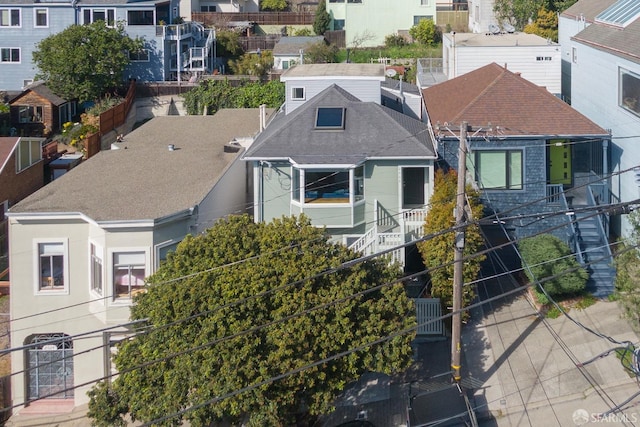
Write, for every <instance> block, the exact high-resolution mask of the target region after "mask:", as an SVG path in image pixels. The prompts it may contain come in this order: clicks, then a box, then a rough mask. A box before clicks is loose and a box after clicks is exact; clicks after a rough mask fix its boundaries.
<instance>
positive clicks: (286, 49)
mask: <svg viewBox="0 0 640 427" xmlns="http://www.w3.org/2000/svg"><path fill="white" fill-rule="evenodd" d="M323 42H324V36H291V37H282V38H281V39H280V40H279V41H278V43H276V44H275V46H274V47H273V55H274V56H275V55H299V54H300V50H301V49H302V50H304V49H306V48H307V47H308V46H310V45H314V44H318V43H323Z"/></svg>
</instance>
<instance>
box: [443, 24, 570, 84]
mask: <svg viewBox="0 0 640 427" xmlns="http://www.w3.org/2000/svg"><path fill="white" fill-rule="evenodd" d="M492 62H495V63H497V64H500V65H506V67H507V68H508V69H509V70H510V71H512V72H514V73H520V75H522V77H523V78H525V79H527V80H529V81H530V82H532V83H534V84H536V85H538V86H543V87H545V88H546V89H547V90H548V91H549V92H551V93H553V94H560V90H561V88H560V45H559V44H558V43H554V42H552V41H549V40H547V39H544V38H542V37H540V36H537V35H535V34H526V33H519V32H517V33H516V32H514V33H498V34H491V33H481V34H476V33H455V32H451V33H445V34H443V35H442V63H443V71H444V74H445V75H446V76H447V78H449V79H453V78H455V77H458V76H461V75H462V74H465V73H468V72H469V71H473V70H477V69H478V68H480V67H483V66H485V65H488V64H491V63H492Z"/></svg>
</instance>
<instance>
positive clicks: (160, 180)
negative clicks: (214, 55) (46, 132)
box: [10, 109, 259, 221]
mask: <svg viewBox="0 0 640 427" xmlns="http://www.w3.org/2000/svg"><path fill="white" fill-rule="evenodd" d="M258 130H259V110H258V109H237V110H221V111H219V112H218V113H216V114H215V115H214V116H164V117H156V118H154V119H152V120H150V121H149V122H147V123H145V124H144V125H143V126H141V127H139V128H138V129H136V130H134V131H133V132H131V133H129V134H127V135H126V136H125V138H124V143H123V144H122V147H121V149H119V150H108V151H102V152H100V153H98V154H97V155H96V156H94V157H92V158H91V159H89V160H88V161H85V162H83V163H82V164H81V165H79V166H77V167H76V168H74V169H72V170H71V171H69V172H68V173H66V174H65V175H63V176H62V177H60V178H59V179H56V180H55V181H53V182H52V183H50V184H48V185H46V186H45V187H43V188H42V189H40V190H39V191H37V192H36V193H34V194H32V195H31V196H29V197H27V198H25V199H24V200H22V201H21V202H20V203H18V204H16V205H15V206H13V207H12V208H11V210H10V212H12V213H27V212H28V213H35V212H48V213H54V212H55V213H66V212H81V213H83V214H85V215H87V216H88V217H90V218H92V219H94V220H96V221H129V220H155V219H159V218H163V217H166V216H168V215H172V214H174V213H177V212H181V211H183V210H185V209H189V208H190V207H193V206H195V205H197V204H199V203H200V202H201V201H202V200H203V199H204V197H205V196H206V195H207V194H208V192H209V191H210V190H211V189H212V188H213V187H214V185H215V184H216V182H218V180H219V179H220V177H221V176H222V175H223V174H224V172H225V170H226V168H227V167H228V166H229V165H230V164H231V163H232V162H233V161H234V160H235V159H236V158H237V157H238V156H239V155H240V154H241V153H225V152H224V150H223V147H224V145H225V144H227V143H229V142H230V141H231V140H232V139H233V138H234V137H253V136H254V135H255V134H256V133H257V132H258ZM169 144H174V145H175V147H176V149H175V151H169V150H168V148H167V147H168V145H169Z"/></svg>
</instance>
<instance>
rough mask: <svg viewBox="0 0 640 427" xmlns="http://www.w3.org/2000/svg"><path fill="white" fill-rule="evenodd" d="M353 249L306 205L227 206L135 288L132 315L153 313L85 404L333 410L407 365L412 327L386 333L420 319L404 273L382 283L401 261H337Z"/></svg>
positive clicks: (265, 414) (97, 408)
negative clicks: (286, 210)
mask: <svg viewBox="0 0 640 427" xmlns="http://www.w3.org/2000/svg"><path fill="white" fill-rule="evenodd" d="M357 256H358V255H357V254H356V253H354V252H352V251H351V250H349V249H347V248H346V247H345V246H343V245H341V244H334V243H331V242H330V241H329V239H328V236H327V235H325V233H324V231H323V230H321V229H318V228H316V227H314V226H312V225H311V224H310V222H309V221H308V220H307V219H305V218H299V219H296V218H290V217H289V218H284V217H283V218H282V219H280V220H276V221H273V222H272V223H269V224H265V223H259V224H256V223H254V222H253V221H252V220H251V218H250V217H249V216H246V215H245V216H237V217H229V218H227V219H224V220H220V221H219V222H218V223H216V225H214V226H213V227H212V228H211V229H209V230H208V231H207V232H206V233H204V234H202V235H199V236H196V237H191V236H189V237H187V238H186V239H185V240H184V241H183V242H182V243H181V244H180V245H179V246H178V248H177V250H176V252H175V253H173V254H171V255H170V256H169V257H168V259H167V261H166V263H164V264H163V265H162V266H161V267H160V268H159V270H158V271H157V272H156V273H155V274H154V275H152V276H151V277H149V278H148V282H149V284H150V286H149V288H148V290H147V292H146V293H145V294H141V295H139V296H138V297H137V298H136V299H135V305H134V306H133V307H132V309H131V318H132V319H133V320H137V319H149V323H150V324H151V325H154V326H153V328H152V329H150V330H149V331H148V333H144V331H146V329H144V328H142V329H141V331H140V332H141V333H140V334H138V335H136V336H135V337H133V338H132V339H130V340H128V341H126V342H123V343H122V344H121V345H120V346H119V348H118V353H117V354H116V356H115V359H114V360H115V364H116V367H117V369H118V370H119V372H120V374H119V376H118V377H117V378H116V379H115V381H114V382H113V384H112V387H111V388H107V387H106V386H104V385H102V384H101V385H98V386H96V387H94V388H93V390H92V391H91V392H90V397H91V400H90V404H89V416H90V417H92V418H93V420H94V422H95V423H96V424H98V425H118V424H121V423H122V422H123V418H121V417H122V416H123V415H124V414H125V413H128V414H129V415H130V416H131V418H132V419H133V420H138V421H142V422H152V421H155V422H154V425H166V426H168V425H179V423H180V422H181V421H182V420H181V419H182V418H185V419H187V420H188V421H189V422H190V425H192V426H194V427H197V426H208V425H211V424H216V423H217V422H219V421H221V420H222V419H225V420H227V421H230V422H236V423H237V422H239V421H240V420H243V422H244V423H245V424H244V425H250V426H265V425H273V426H275V425H296V424H297V422H296V418H295V416H296V414H300V412H301V411H305V412H307V413H308V414H312V415H313V414H319V413H324V412H325V411H327V410H330V408H331V404H332V402H333V401H334V399H335V397H336V395H337V393H339V392H340V391H341V390H343V388H344V387H345V384H347V383H349V382H351V381H353V380H355V379H357V378H358V377H359V376H360V375H361V374H363V373H365V372H369V371H374V372H383V373H386V374H391V373H394V372H399V371H402V370H404V369H406V368H407V367H408V365H409V364H410V361H411V353H412V351H411V346H410V342H411V340H412V338H413V336H412V335H413V334H398V336H395V337H393V338H391V339H390V340H383V339H384V338H385V337H389V336H390V335H393V334H394V333H396V332H398V331H403V330H406V329H412V328H413V327H415V325H416V318H415V307H414V305H413V303H412V301H411V300H410V299H409V298H408V297H407V296H406V293H405V291H404V289H403V286H402V285H401V284H398V283H397V284H394V285H388V284H389V283H391V282H392V281H394V280H395V279H396V278H397V277H398V274H399V271H398V270H397V269H396V268H392V267H390V266H389V265H388V264H387V263H386V262H385V261H383V260H381V259H379V260H372V261H367V262H366V263H356V264H354V265H352V266H349V267H348V268H336V267H339V266H341V265H342V264H343V263H344V262H348V261H350V260H354V259H356V258H357ZM333 269H335V271H333V272H331V273H326V274H323V273H325V272H327V271H330V270H333ZM382 284H387V286H379V285H382ZM378 286H379V287H378ZM367 291H371V292H367ZM377 340H383V341H382V342H381V343H379V344H376V345H373V346H368V347H367V348H366V350H364V351H353V352H351V351H350V350H353V349H355V348H358V347H360V346H367V345H368V344H370V343H372V342H374V341H377ZM342 352H346V353H347V355H345V356H342V357H339V358H336V359H335V360H331V361H328V362H326V363H322V364H317V365H314V366H311V365H313V364H314V362H317V361H319V360H324V359H326V358H329V357H331V356H332V355H337V354H340V353H342ZM173 355H175V357H174V356H173ZM159 359H161V361H159V362H158V363H154V364H152V365H150V366H147V367H143V368H137V367H138V365H139V364H140V363H141V361H153V360H159ZM298 369H299V371H298V372H296V373H295V374H290V373H291V372H292V371H295V370H298ZM283 374H290V375H285V376H284V377H280V378H277V379H275V378H276V377H278V376H280V375H283ZM257 384H261V385H260V386H259V387H253V386H255V385H257ZM243 389H246V390H245V391H244V392H241V393H238V394H235V393H236V392H238V391H240V390H243ZM216 398H220V400H217V401H216V402H215V403H214V404H204V403H205V402H209V401H212V400H215V399H216ZM183 410H184V411H185V412H184V413H183V414H182V415H179V416H176V417H175V418H174V419H171V420H166V421H164V422H160V421H157V420H158V419H160V418H163V417H165V416H167V415H170V414H176V413H178V412H180V411H183Z"/></svg>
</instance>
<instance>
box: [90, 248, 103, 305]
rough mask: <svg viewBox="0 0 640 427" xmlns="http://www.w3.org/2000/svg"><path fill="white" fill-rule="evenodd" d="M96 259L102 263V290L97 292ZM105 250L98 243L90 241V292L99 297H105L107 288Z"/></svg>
mask: <svg viewBox="0 0 640 427" xmlns="http://www.w3.org/2000/svg"><path fill="white" fill-rule="evenodd" d="M94 259H97V260H99V261H100V270H101V271H100V276H99V278H100V285H101V286H100V287H101V288H102V289H101V290H97V289H96V286H95V278H96V275H95V264H94ZM104 264H105V263H104V248H103V247H102V246H100V245H99V244H97V243H96V242H93V241H89V269H88V270H89V291H90V292H91V293H93V294H95V295H97V296H100V297H102V296H104V287H105V280H104V279H105V274H104V273H105V270H104Z"/></svg>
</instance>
